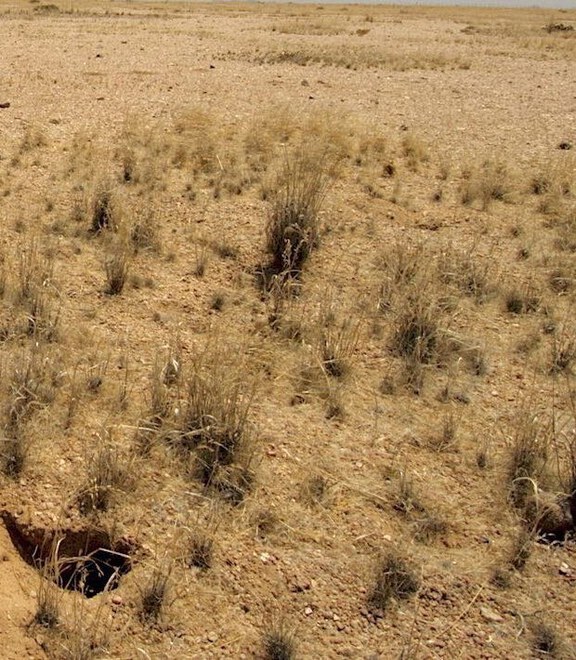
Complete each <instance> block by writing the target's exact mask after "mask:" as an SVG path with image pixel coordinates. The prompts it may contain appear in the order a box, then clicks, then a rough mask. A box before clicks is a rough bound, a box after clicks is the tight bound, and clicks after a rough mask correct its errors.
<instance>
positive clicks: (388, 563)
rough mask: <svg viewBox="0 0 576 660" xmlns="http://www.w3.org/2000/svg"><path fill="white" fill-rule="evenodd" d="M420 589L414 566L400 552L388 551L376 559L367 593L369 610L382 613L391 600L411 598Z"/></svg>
mask: <svg viewBox="0 0 576 660" xmlns="http://www.w3.org/2000/svg"><path fill="white" fill-rule="evenodd" d="M419 588H420V578H419V576H418V574H417V572H416V568H415V566H414V565H413V564H412V562H410V561H409V559H408V558H407V557H405V556H404V555H403V554H401V553H400V552H396V551H390V552H388V553H386V554H384V555H382V556H381V557H379V558H378V560H377V562H376V564H375V566H374V574H373V579H372V586H371V589H370V591H369V593H368V605H369V606H370V608H371V609H373V610H377V611H380V612H383V611H384V610H386V608H387V607H388V606H389V605H390V602H391V601H392V600H405V599H408V598H410V597H412V596H413V595H414V594H415V593H416V592H417V591H418V589H419Z"/></svg>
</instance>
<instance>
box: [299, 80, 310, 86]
mask: <svg viewBox="0 0 576 660" xmlns="http://www.w3.org/2000/svg"><path fill="white" fill-rule="evenodd" d="M300 84H301V85H302V87H310V83H309V82H308V81H307V80H306V78H304V80H303V81H302V82H301V83H300Z"/></svg>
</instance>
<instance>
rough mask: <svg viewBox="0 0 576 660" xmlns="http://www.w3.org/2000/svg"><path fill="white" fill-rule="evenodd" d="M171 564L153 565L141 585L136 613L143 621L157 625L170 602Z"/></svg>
mask: <svg viewBox="0 0 576 660" xmlns="http://www.w3.org/2000/svg"><path fill="white" fill-rule="evenodd" d="M171 573H172V566H171V565H167V566H155V567H154V569H153V570H152V573H151V574H150V575H149V576H148V579H147V580H146V582H145V583H144V585H143V586H142V587H141V590H140V602H139V604H138V615H139V617H140V620H141V621H142V622H143V623H146V624H148V625H158V624H159V623H160V622H161V621H162V618H163V616H164V613H165V610H166V607H167V606H168V605H169V604H170V602H169V599H170V584H171Z"/></svg>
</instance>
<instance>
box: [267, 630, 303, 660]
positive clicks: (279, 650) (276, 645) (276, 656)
mask: <svg viewBox="0 0 576 660" xmlns="http://www.w3.org/2000/svg"><path fill="white" fill-rule="evenodd" d="M264 657H265V658H266V660H292V659H293V658H295V657H296V638H295V636H294V633H293V632H292V631H291V630H289V629H288V628H287V627H286V625H285V624H281V625H277V626H275V627H273V628H271V629H270V630H268V631H267V632H266V633H265V634H264Z"/></svg>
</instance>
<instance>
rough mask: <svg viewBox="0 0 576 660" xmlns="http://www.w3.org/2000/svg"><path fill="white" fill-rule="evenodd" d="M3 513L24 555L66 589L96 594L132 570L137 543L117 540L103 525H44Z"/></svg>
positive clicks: (111, 586) (113, 584)
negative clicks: (55, 527) (48, 527)
mask: <svg viewBox="0 0 576 660" xmlns="http://www.w3.org/2000/svg"><path fill="white" fill-rule="evenodd" d="M0 517H1V518H2V520H3V521H4V524H5V526H6V530H7V531H8V534H9V535H10V539H11V540H12V543H13V544H14V547H15V548H16V549H17V550H18V553H19V554H20V556H21V557H22V559H24V561H25V562H26V563H27V564H30V566H34V568H37V569H39V570H42V571H43V572H44V574H45V575H46V577H49V578H50V579H52V580H53V581H54V582H55V583H56V584H57V585H58V586H59V587H61V588H62V589H67V590H68V591H78V592H80V593H82V594H83V595H84V596H86V598H92V597H93V596H96V595H97V594H99V593H102V592H103V591H110V590H112V589H116V587H117V586H118V584H119V582H120V578H121V577H122V575H125V574H126V573H128V572H130V571H131V570H132V562H133V559H132V556H133V555H134V553H135V552H136V550H137V546H136V544H135V543H134V542H131V541H128V540H127V539H119V540H114V541H113V540H112V539H111V537H110V534H109V533H108V532H106V531H105V530H103V529H98V528H95V527H83V528H79V529H42V528H39V527H33V526H31V525H26V524H24V523H22V522H20V521H19V520H18V519H17V518H16V517H15V516H14V515H13V514H11V513H10V512H8V511H1V512H0Z"/></svg>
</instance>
